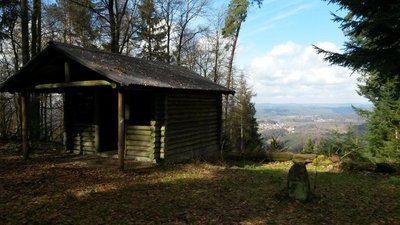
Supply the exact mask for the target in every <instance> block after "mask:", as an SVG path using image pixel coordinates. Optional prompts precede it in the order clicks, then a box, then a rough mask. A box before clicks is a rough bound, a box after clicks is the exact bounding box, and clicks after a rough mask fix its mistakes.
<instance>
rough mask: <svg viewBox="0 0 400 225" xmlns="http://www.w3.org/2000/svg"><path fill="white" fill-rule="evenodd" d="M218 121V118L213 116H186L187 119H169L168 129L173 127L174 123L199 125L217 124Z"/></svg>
mask: <svg viewBox="0 0 400 225" xmlns="http://www.w3.org/2000/svg"><path fill="white" fill-rule="evenodd" d="M215 123H217V118H213V117H204V118H195V117H193V118H186V119H181V120H178V119H174V120H173V119H171V120H168V123H167V124H168V129H170V127H173V126H174V125H179V124H183V125H185V124H186V126H197V125H202V124H215Z"/></svg>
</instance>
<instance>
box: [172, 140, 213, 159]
mask: <svg viewBox="0 0 400 225" xmlns="http://www.w3.org/2000/svg"><path fill="white" fill-rule="evenodd" d="M211 148H217V146H216V144H215V143H209V144H207V145H202V146H184V147H180V148H170V149H168V151H167V152H166V153H165V154H166V157H167V158H168V157H173V156H176V155H181V154H182V155H184V154H186V153H187V152H196V151H200V152H202V151H205V150H206V149H211ZM209 151H210V150H209Z"/></svg>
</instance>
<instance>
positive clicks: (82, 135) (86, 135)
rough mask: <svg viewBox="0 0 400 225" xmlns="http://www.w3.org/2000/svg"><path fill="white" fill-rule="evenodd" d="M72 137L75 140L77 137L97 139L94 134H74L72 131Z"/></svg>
mask: <svg viewBox="0 0 400 225" xmlns="http://www.w3.org/2000/svg"><path fill="white" fill-rule="evenodd" d="M72 133H73V134H72V135H73V137H74V138H76V137H90V138H95V134H94V132H74V131H72Z"/></svg>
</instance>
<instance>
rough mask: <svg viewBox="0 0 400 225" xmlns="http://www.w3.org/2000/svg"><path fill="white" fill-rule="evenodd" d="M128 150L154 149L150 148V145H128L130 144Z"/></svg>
mask: <svg viewBox="0 0 400 225" xmlns="http://www.w3.org/2000/svg"><path fill="white" fill-rule="evenodd" d="M126 150H127V151H150V150H151V151H153V148H149V147H146V146H131V145H128V146H126Z"/></svg>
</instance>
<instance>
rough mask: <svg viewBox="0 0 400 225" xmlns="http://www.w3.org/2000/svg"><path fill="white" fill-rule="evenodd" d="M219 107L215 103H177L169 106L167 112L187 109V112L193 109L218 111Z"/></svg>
mask: <svg viewBox="0 0 400 225" xmlns="http://www.w3.org/2000/svg"><path fill="white" fill-rule="evenodd" d="M217 110H218V108H217V106H214V105H200V106H196V105H176V106H173V105H171V106H169V107H168V108H167V110H166V111H167V112H173V111H176V112H180V111H187V112H193V111H217Z"/></svg>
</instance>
